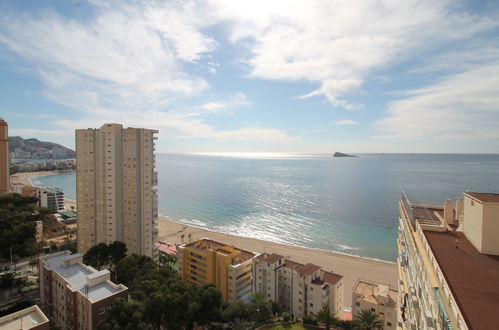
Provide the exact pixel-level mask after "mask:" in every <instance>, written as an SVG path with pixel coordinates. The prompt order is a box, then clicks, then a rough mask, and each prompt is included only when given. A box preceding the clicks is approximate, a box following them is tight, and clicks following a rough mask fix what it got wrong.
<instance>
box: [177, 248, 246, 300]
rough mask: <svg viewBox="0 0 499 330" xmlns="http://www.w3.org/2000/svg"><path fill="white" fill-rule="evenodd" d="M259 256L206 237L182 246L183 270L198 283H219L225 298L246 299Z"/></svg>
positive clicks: (180, 250) (181, 261) (189, 281)
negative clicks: (254, 263) (255, 262)
mask: <svg viewBox="0 0 499 330" xmlns="http://www.w3.org/2000/svg"><path fill="white" fill-rule="evenodd" d="M255 257H256V253H253V252H250V251H245V250H243V249H239V248H236V247H234V246H229V245H226V244H223V243H220V242H217V241H214V240H211V239H208V238H203V239H200V240H198V241H195V242H192V243H188V244H183V245H181V246H179V247H178V259H179V273H180V274H181V276H182V279H183V280H184V281H185V282H188V283H192V284H194V285H204V284H208V283H213V284H215V285H216V286H217V288H219V289H220V291H221V292H222V299H224V300H225V301H237V300H246V299H247V298H248V297H249V295H250V294H251V279H252V273H251V265H252V260H253V258H255Z"/></svg>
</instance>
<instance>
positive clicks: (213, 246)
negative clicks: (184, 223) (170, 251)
mask: <svg viewBox="0 0 499 330" xmlns="http://www.w3.org/2000/svg"><path fill="white" fill-rule="evenodd" d="M185 247H188V248H191V249H194V250H198V251H203V252H205V251H209V250H214V251H217V252H218V253H221V254H226V255H231V254H234V253H235V254H237V255H236V256H235V257H234V258H233V259H232V265H238V264H240V263H243V262H245V261H248V260H250V259H252V258H254V257H255V256H256V253H254V252H251V251H246V250H243V249H239V248H237V247H235V246H230V245H227V244H224V243H220V242H217V241H214V240H212V239H208V238H202V239H200V240H198V241H195V242H192V243H189V244H187V245H186V246H185Z"/></svg>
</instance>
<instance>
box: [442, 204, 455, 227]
mask: <svg viewBox="0 0 499 330" xmlns="http://www.w3.org/2000/svg"><path fill="white" fill-rule="evenodd" d="M453 213H454V210H453V207H452V201H451V200H450V199H448V200H446V201H445V204H444V220H445V223H446V224H448V225H452V224H453V223H454V214H453Z"/></svg>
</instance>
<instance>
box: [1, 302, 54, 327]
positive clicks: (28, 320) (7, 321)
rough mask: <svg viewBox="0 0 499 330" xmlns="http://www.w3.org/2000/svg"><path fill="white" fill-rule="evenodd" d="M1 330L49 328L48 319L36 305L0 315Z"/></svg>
mask: <svg viewBox="0 0 499 330" xmlns="http://www.w3.org/2000/svg"><path fill="white" fill-rule="evenodd" d="M0 329H2V330H49V329H50V325H49V319H48V318H47V317H46V316H45V314H43V312H42V311H41V310H40V308H38V306H37V305H33V306H30V307H28V308H25V309H22V310H20V311H17V312H15V313H12V314H9V315H6V316H3V317H0Z"/></svg>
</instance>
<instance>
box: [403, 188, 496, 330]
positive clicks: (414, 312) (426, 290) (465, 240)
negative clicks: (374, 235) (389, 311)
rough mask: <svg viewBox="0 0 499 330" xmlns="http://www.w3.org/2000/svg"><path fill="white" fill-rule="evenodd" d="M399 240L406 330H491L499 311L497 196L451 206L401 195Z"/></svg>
mask: <svg viewBox="0 0 499 330" xmlns="http://www.w3.org/2000/svg"><path fill="white" fill-rule="evenodd" d="M399 206H400V224H399V237H398V251H399V257H398V260H397V264H398V269H399V277H400V281H399V292H400V299H401V300H400V305H401V317H402V320H403V327H404V328H406V329H494V328H497V320H498V318H497V317H498V316H497V312H498V311H499V257H498V256H499V240H498V239H497V238H498V237H499V194H487V193H471V192H467V193H464V197H463V198H459V199H458V200H457V201H456V202H455V203H452V202H451V201H450V200H447V201H446V202H445V203H442V204H439V203H431V202H417V201H414V200H409V198H408V197H407V195H406V194H405V193H402V198H401V201H400V204H399Z"/></svg>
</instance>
